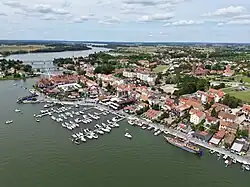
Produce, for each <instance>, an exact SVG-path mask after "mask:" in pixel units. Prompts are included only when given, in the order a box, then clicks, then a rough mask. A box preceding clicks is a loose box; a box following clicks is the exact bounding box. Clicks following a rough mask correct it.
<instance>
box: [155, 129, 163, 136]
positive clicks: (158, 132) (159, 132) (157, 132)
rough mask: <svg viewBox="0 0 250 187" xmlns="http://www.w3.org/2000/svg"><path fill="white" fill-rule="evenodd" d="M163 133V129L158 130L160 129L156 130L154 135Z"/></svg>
mask: <svg viewBox="0 0 250 187" xmlns="http://www.w3.org/2000/svg"><path fill="white" fill-rule="evenodd" d="M161 133H162V131H161V130H158V131H156V132H155V133H154V135H155V136H158V135H159V134H161Z"/></svg>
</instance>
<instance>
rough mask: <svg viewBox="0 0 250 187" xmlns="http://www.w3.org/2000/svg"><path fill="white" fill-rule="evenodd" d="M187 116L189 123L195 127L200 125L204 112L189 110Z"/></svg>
mask: <svg viewBox="0 0 250 187" xmlns="http://www.w3.org/2000/svg"><path fill="white" fill-rule="evenodd" d="M189 114H190V122H191V123H193V124H195V125H198V124H199V123H201V121H202V120H203V119H205V117H206V115H205V113H204V112H202V111H199V110H195V109H191V110H190V111H189Z"/></svg>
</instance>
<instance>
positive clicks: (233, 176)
mask: <svg viewBox="0 0 250 187" xmlns="http://www.w3.org/2000/svg"><path fill="white" fill-rule="evenodd" d="M30 81H31V80H28V81H27V83H25V87H28V88H29V84H30ZM6 83H7V84H6ZM6 83H5V84H6V86H7V88H10V89H9V90H8V89H3V90H1V91H0V94H2V96H3V97H1V98H0V99H1V113H0V116H1V119H2V120H8V119H9V120H10V119H12V120H13V121H14V123H13V124H12V125H10V126H9V125H4V124H3V125H2V126H1V127H0V128H1V131H0V132H1V136H0V138H1V141H0V146H1V148H2V150H3V152H2V154H1V156H0V157H1V162H2V164H3V165H2V166H3V167H2V169H3V170H2V171H3V172H1V176H0V179H1V182H0V184H2V185H5V186H6V185H7V186H10V187H12V186H13V187H15V186H18V185H21V186H38V187H40V186H41V187H43V186H51V185H54V186H59V185H60V186H65V185H74V184H75V185H77V184H81V183H84V184H86V185H90V186H102V185H103V183H105V184H108V185H109V186H117V185H119V186H125V184H126V186H127V185H131V186H134V185H141V184H142V183H143V184H144V186H152V185H154V184H156V183H157V184H161V185H164V184H166V179H165V178H163V177H162V176H160V175H159V172H160V173H165V175H166V176H168V179H167V183H168V184H169V185H171V186H183V185H196V186H198V185H199V184H201V183H202V184H204V186H206V187H209V186H211V185H213V186H216V185H217V186H224V185H225V182H226V183H227V186H228V187H233V186H235V185H241V186H243V187H245V186H248V184H249V182H250V181H249V179H248V177H247V176H248V174H249V172H248V170H247V165H246V167H245V168H246V169H245V172H242V169H243V168H241V165H239V164H237V165H238V166H237V165H233V167H231V166H230V167H227V168H226V167H225V163H224V162H225V160H224V159H222V157H223V156H224V155H223V154H222V156H221V159H220V160H218V161H217V152H216V153H213V154H211V155H207V154H206V153H205V155H204V156H203V157H202V159H197V157H195V156H193V155H192V154H190V153H187V152H186V151H183V150H181V149H179V148H176V147H175V146H172V145H169V144H168V143H165V141H164V138H163V136H161V134H160V135H159V136H154V133H155V127H157V126H155V125H153V124H152V125H151V124H150V123H145V124H144V125H142V126H137V125H136V124H135V123H134V124H133V126H132V125H130V124H128V123H127V120H122V121H120V122H116V123H117V124H119V126H120V127H119V128H112V130H111V131H109V132H104V131H103V132H104V134H103V135H101V134H98V139H94V138H93V139H91V141H90V139H88V138H87V137H86V138H85V137H84V139H85V140H86V142H85V143H84V139H81V141H78V142H79V144H84V145H80V146H77V145H75V144H76V143H75V142H72V143H71V142H70V141H71V140H72V138H73V137H72V135H73V134H74V132H75V131H76V133H78V135H81V134H80V132H81V129H80V128H75V130H68V129H66V128H64V127H62V126H61V125H62V123H63V122H57V121H54V120H52V119H51V116H55V117H56V118H58V116H59V115H60V114H62V113H57V112H53V113H49V112H50V108H51V107H53V106H50V107H48V108H44V105H45V104H50V103H43V104H37V105H18V104H16V103H15V100H16V98H17V97H20V96H25V95H27V94H29V93H27V91H28V90H24V89H20V88H17V87H13V88H11V86H12V85H13V82H12V81H10V82H9V84H8V82H6ZM28 83H29V84H28ZM19 84H20V83H19ZM4 95H8V98H7V99H6V97H4ZM13 101H14V102H13ZM10 103H14V104H13V105H10ZM66 104H71V107H72V110H71V114H72V111H73V109H74V111H75V110H80V111H81V112H79V114H80V115H78V113H77V112H75V114H73V116H74V119H77V118H79V120H82V119H83V117H82V116H83V115H88V113H91V114H93V115H95V116H100V118H101V119H102V122H99V121H97V120H93V119H92V122H90V123H86V124H85V123H80V124H81V125H82V126H83V127H84V129H85V128H89V129H90V130H93V129H95V125H97V124H98V125H101V124H102V123H105V124H106V125H108V124H110V123H113V120H112V118H113V117H115V116H117V115H113V114H111V112H108V113H109V114H107V115H101V114H100V113H102V110H101V109H98V110H94V111H91V110H87V111H83V112H82V108H83V107H95V106H94V105H93V106H92V105H91V104H88V106H84V105H82V106H79V108H80V109H77V108H74V104H72V103H70V102H64V106H65V107H68V106H66ZM7 108H10V109H9V111H8V110H6V109H7ZM15 108H17V109H20V110H21V111H22V115H19V114H15V112H14V110H15ZM53 108H56V107H53ZM41 110H43V113H48V114H47V115H44V116H43V113H41ZM46 110H48V111H46ZM66 112H69V110H68V111H65V112H63V113H66ZM40 113H41V114H40ZM34 114H35V115H34ZM98 114H99V115H98ZM39 115H42V116H43V117H40V116H39ZM36 116H38V117H37V118H36ZM87 117H88V116H87ZM61 118H63V119H64V117H61ZM65 118H67V119H64V122H67V123H69V121H72V122H74V123H77V122H75V120H74V119H73V118H71V117H70V116H66V115H65ZM36 119H38V120H40V122H39V123H38V122H36ZM108 120H109V121H108ZM3 123H4V122H3ZM116 123H114V124H116ZM69 124H70V123H69ZM144 126H146V127H147V128H145V127H144ZM126 128H127V129H128V132H129V133H130V134H131V135H132V136H133V138H132V139H131V141H130V140H128V138H126V137H125V136H124V135H125V129H126ZM106 131H108V129H106ZM142 131H143V132H142ZM96 132H97V131H96ZM165 133H166V132H165V131H163V132H162V134H163V135H165ZM69 139H70V140H69ZM92 140H93V141H92ZM72 144H73V145H72ZM209 154H210V153H209ZM110 163H112V166H113V167H112V168H111V167H110ZM145 163H147V164H145ZM96 167H97V168H99V169H98V170H92V169H93V168H96ZM18 168H22V170H24V171H25V172H24V175H17V176H16V179H15V180H12V177H11V176H12V174H13V173H15V171H18ZM83 168H85V170H84V171H86V172H83ZM121 168H122V170H121ZM170 168H181V169H176V170H172V169H170ZM87 171H88V172H87ZM155 171H157V172H155ZM124 172H126V173H130V174H131V175H133V176H136V178H134V180H133V181H128V180H126V179H123V178H121V177H120V176H123V175H124ZM83 173H84V174H83ZM188 173H192V177H194V179H195V180H192V181H190V176H187V174H188ZM25 176H29V180H26V177H25ZM66 176H67V177H70V179H71V180H68V179H67V177H66ZM110 176H112V179H110V180H109V179H107V178H109V177H110ZM176 176H179V177H182V179H183V180H178V177H176ZM222 177H223V181H222V180H221V178H222ZM94 178H98V179H99V180H93V179H94ZM147 178H150V179H147ZM211 178H212V179H213V180H212V181H211ZM38 179H39V180H42V181H41V182H39V184H38V183H37V180H38ZM184 181H185V182H184ZM207 183H208V185H206V184H207Z"/></svg>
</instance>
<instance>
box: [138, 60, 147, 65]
mask: <svg viewBox="0 0 250 187" xmlns="http://www.w3.org/2000/svg"><path fill="white" fill-rule="evenodd" d="M137 63H138V64H140V65H142V66H148V65H149V61H148V60H138V61H137Z"/></svg>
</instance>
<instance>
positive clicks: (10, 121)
mask: <svg viewBox="0 0 250 187" xmlns="http://www.w3.org/2000/svg"><path fill="white" fill-rule="evenodd" d="M10 123H13V120H8V121H5V124H10Z"/></svg>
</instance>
